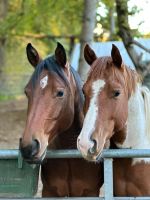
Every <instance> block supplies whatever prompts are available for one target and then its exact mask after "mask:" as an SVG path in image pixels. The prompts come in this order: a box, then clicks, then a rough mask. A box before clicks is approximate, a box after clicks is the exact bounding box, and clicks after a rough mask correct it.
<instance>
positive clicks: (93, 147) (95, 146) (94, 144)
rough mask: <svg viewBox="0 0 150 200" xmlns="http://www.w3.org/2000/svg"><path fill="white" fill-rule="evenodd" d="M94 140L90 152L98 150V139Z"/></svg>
mask: <svg viewBox="0 0 150 200" xmlns="http://www.w3.org/2000/svg"><path fill="white" fill-rule="evenodd" d="M92 142H93V146H92V147H91V148H90V149H89V154H91V155H92V154H95V152H96V148H97V142H96V140H94V139H92Z"/></svg>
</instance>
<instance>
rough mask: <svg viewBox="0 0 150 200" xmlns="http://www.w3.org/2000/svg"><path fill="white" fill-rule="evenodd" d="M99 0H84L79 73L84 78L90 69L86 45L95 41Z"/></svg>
mask: <svg viewBox="0 0 150 200" xmlns="http://www.w3.org/2000/svg"><path fill="white" fill-rule="evenodd" d="M96 7H97V0H84V13H83V23H82V32H81V37H80V45H81V46H80V58H79V74H80V76H81V78H82V80H85V78H86V76H87V72H88V70H89V66H88V64H87V63H86V62H85V59H84V46H85V44H86V43H88V44H91V43H92V41H93V30H94V27H95V21H96Z"/></svg>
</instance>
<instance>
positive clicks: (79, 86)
mask: <svg viewBox="0 0 150 200" xmlns="http://www.w3.org/2000/svg"><path fill="white" fill-rule="evenodd" d="M71 72H72V74H73V76H74V79H75V82H76V86H77V90H78V94H79V98H80V99H79V102H80V103H81V105H80V107H81V108H80V109H82V106H83V103H84V95H83V92H82V86H83V84H82V81H81V78H80V76H79V74H78V73H77V72H76V71H75V70H74V69H73V67H71Z"/></svg>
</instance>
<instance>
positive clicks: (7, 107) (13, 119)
mask: <svg viewBox="0 0 150 200" xmlns="http://www.w3.org/2000/svg"><path fill="white" fill-rule="evenodd" d="M26 108H27V101H26V100H25V99H22V100H16V101H9V102H4V103H0V149H18V145H19V138H20V137H21V136H22V133H23V130H24V127H25V121H26Z"/></svg>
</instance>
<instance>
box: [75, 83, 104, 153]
mask: <svg viewBox="0 0 150 200" xmlns="http://www.w3.org/2000/svg"><path fill="white" fill-rule="evenodd" d="M104 85H105V81H104V80H96V81H95V82H93V84H92V97H91V100H90V105H89V108H88V111H87V113H86V116H85V119H84V123H83V128H82V130H81V133H80V135H79V137H78V139H79V140H80V142H79V144H78V147H79V149H80V150H81V148H82V150H83V151H82V153H83V154H87V151H88V149H89V148H91V147H92V146H93V142H92V141H91V139H90V138H91V135H92V133H93V131H94V129H95V122H96V119H97V113H98V105H97V103H98V95H99V93H100V91H101V90H102V88H103V87H104Z"/></svg>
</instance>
